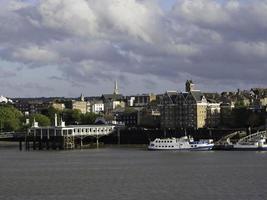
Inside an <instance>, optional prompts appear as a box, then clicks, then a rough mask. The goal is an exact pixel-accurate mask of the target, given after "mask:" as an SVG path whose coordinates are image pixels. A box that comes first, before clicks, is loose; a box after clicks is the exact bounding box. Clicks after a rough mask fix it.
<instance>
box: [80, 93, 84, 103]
mask: <svg viewBox="0 0 267 200" xmlns="http://www.w3.org/2000/svg"><path fill="white" fill-rule="evenodd" d="M80 101H84V96H83V93H81V96H80Z"/></svg>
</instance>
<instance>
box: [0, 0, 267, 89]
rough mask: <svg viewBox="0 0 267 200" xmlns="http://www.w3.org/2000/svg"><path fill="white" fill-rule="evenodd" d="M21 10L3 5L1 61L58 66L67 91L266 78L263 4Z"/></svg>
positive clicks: (81, 2)
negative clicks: (117, 83) (130, 82)
mask: <svg viewBox="0 0 267 200" xmlns="http://www.w3.org/2000/svg"><path fill="white" fill-rule="evenodd" d="M23 2H24V1H19V0H12V1H9V0H2V1H1V0H0V59H2V60H6V61H8V62H16V63H18V65H23V64H25V67H24V68H23V69H22V70H25V68H27V69H28V70H31V69H32V67H40V66H43V67H42V68H36V69H35V70H37V71H40V70H45V69H48V68H47V67H48V65H51V66H53V67H54V66H55V68H56V70H57V76H56V77H58V80H60V79H61V80H63V81H64V80H65V81H66V80H67V81H70V82H71V84H72V85H75V84H76V85H79V84H80V83H81V82H82V84H83V85H86V83H96V82H99V83H100V82H102V81H103V80H104V81H106V82H109V81H110V82H111V79H114V77H117V78H121V77H123V78H122V79H123V80H124V82H125V83H126V79H127V77H130V76H131V77H134V78H136V79H138V80H145V79H146V77H148V76H150V78H149V80H147V81H146V80H145V81H142V84H144V83H146V84H148V83H152V82H153V80H152V79H153V78H155V77H156V78H155V79H158V80H159V81H161V82H162V83H163V82H164V84H165V85H167V83H166V82H171V83H172V84H173V83H174V82H175V81H176V80H177V77H178V76H179V74H180V76H179V79H183V78H184V77H185V76H183V74H187V76H186V78H190V77H193V78H199V80H202V81H204V80H209V81H210V80H216V81H217V79H220V80H223V79H227V80H229V79H231V78H232V79H234V82H242V81H244V82H245V83H246V80H247V79H248V77H249V78H250V79H255V80H257V81H259V78H258V77H259V75H261V74H264V73H263V72H265V71H266V64H265V63H267V56H266V54H267V44H266V41H267V35H266V32H267V21H266V18H267V14H266V13H267V1H266V0H264V1H260V0H255V1H238V0H230V1H219V0H218V1H217V0H177V1H176V3H175V6H174V7H173V8H172V9H161V8H160V6H159V4H158V2H159V1H151V0H42V1H39V3H34V4H30V3H23ZM251 66H253V67H254V68H255V70H254V71H257V73H256V72H254V73H252V72H251ZM2 72H3V71H2ZM5 73H6V72H5ZM27 73H28V72H27ZM47 73H49V72H47ZM60 73H61V74H60ZM60 76H61V77H60ZM252 76H253V77H252ZM137 77H139V78H137ZM151 77H153V78H151ZM134 78H133V79H134ZM162 80H165V81H162ZM264 80H265V79H264ZM54 81H55V82H56V80H54ZM143 82H144V83H143ZM265 83H267V82H266V81H265ZM231 84H234V83H232V82H231ZM42 85H45V84H42ZM62 85H63V86H64V84H62ZM144 85H145V84H144ZM159 85H161V84H159ZM0 87H1V86H0ZM79 87H82V86H79ZM140 87H141V86H140ZM140 87H139V88H140ZM162 87H164V86H162ZM211 87H212V86H211ZM233 87H234V86H233ZM75 88H76V86H75ZM70 89H71V88H70ZM164 89H165V88H164ZM100 90H101V88H100ZM132 90H133V88H132ZM37 92H38V91H37ZM55 92H56V91H55Z"/></svg>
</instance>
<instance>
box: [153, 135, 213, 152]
mask: <svg viewBox="0 0 267 200" xmlns="http://www.w3.org/2000/svg"><path fill="white" fill-rule="evenodd" d="M213 146H214V144H213V140H212V139H208V140H199V141H194V139H193V138H192V137H190V136H189V137H188V136H184V137H181V138H165V139H160V138H156V139H155V140H153V141H151V142H150V143H149V145H148V149H149V150H211V149H212V148H213Z"/></svg>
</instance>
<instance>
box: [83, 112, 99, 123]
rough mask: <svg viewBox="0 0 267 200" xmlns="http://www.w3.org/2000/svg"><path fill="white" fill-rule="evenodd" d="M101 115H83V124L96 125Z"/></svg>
mask: <svg viewBox="0 0 267 200" xmlns="http://www.w3.org/2000/svg"><path fill="white" fill-rule="evenodd" d="M98 117H99V115H97V114H95V113H86V114H82V115H81V124H83V125H85V124H94V123H95V120H96V119H97V118H98Z"/></svg>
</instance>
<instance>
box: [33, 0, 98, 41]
mask: <svg viewBox="0 0 267 200" xmlns="http://www.w3.org/2000/svg"><path fill="white" fill-rule="evenodd" d="M38 11H39V13H40V15H41V17H42V23H43V25H44V26H47V27H49V28H53V29H63V30H65V31H67V32H68V33H69V34H77V35H80V36H92V35H95V34H96V32H97V28H98V27H97V18H96V16H95V14H94V12H93V10H92V9H91V8H90V6H89V4H88V2H87V1H86V0H43V1H41V4H40V5H39V7H38Z"/></svg>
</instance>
